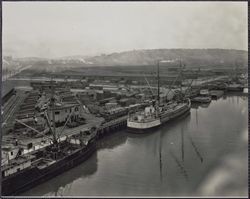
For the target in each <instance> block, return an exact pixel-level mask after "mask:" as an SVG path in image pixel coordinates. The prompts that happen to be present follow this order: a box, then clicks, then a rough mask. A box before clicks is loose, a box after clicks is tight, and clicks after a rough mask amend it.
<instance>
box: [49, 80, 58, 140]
mask: <svg viewBox="0 0 250 199" xmlns="http://www.w3.org/2000/svg"><path fill="white" fill-rule="evenodd" d="M50 87H51V100H50V101H51V105H52V110H51V111H52V122H53V132H52V134H53V143H57V137H56V124H55V90H54V86H53V85H52V79H51V82H50Z"/></svg>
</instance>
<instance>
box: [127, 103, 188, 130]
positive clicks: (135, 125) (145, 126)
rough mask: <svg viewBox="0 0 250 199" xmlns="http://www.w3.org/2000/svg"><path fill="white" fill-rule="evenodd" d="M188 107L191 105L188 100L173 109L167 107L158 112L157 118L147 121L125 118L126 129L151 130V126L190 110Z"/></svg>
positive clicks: (153, 126)
mask: <svg viewBox="0 0 250 199" xmlns="http://www.w3.org/2000/svg"><path fill="white" fill-rule="evenodd" d="M190 107H191V103H190V101H189V103H187V104H180V105H178V107H176V108H174V109H169V110H167V111H163V112H162V113H161V114H160V117H159V118H156V119H155V120H152V121H150V122H149V121H147V122H137V121H130V120H129V119H128V120H127V127H128V130H132V131H133V132H136V133H143V132H145V131H146V130H151V129H152V128H155V127H158V126H160V125H161V124H163V123H165V122H167V121H169V120H171V119H174V118H177V117H179V116H181V115H183V114H184V113H186V112H189V111H190Z"/></svg>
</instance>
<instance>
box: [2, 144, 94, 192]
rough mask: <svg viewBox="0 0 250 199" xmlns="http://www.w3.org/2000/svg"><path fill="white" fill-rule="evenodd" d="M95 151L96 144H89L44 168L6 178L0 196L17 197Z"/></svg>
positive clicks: (73, 165)
mask: <svg viewBox="0 0 250 199" xmlns="http://www.w3.org/2000/svg"><path fill="white" fill-rule="evenodd" d="M95 151H96V142H95V141H94V142H92V143H90V144H89V145H88V146H87V147H86V148H83V149H79V150H78V151H76V152H75V153H73V154H71V155H69V156H67V157H65V158H63V159H61V160H59V161H58V162H56V163H54V164H52V165H50V166H48V167H46V168H44V169H38V168H37V167H32V168H31V169H26V170H23V171H22V172H19V173H17V174H16V175H14V176H10V177H7V178H6V179H4V180H3V182H2V195H5V196H8V195H17V194H20V193H22V192H24V191H26V190H28V189H31V188H32V187H34V186H36V185H38V184H41V183H43V182H45V181H47V180H49V179H51V178H53V177H55V176H57V175H59V174H61V173H63V172H65V171H66V170H69V169H71V168H73V167H75V166H76V165H78V164H80V163H82V162H83V161H85V160H86V159H88V158H89V157H90V156H91V154H93V153H94V152H95Z"/></svg>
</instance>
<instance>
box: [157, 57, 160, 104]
mask: <svg viewBox="0 0 250 199" xmlns="http://www.w3.org/2000/svg"><path fill="white" fill-rule="evenodd" d="M159 65H160V61H159V60H158V61H157V80H158V86H157V87H158V89H157V101H158V105H159V104H160V75H159Z"/></svg>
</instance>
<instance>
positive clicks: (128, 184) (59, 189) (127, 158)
mask: <svg viewBox="0 0 250 199" xmlns="http://www.w3.org/2000/svg"><path fill="white" fill-rule="evenodd" d="M247 121H248V98H246V97H243V96H235V95H234V96H227V97H224V98H221V99H219V100H217V101H214V100H213V101H212V102H211V104H210V105H209V106H208V107H196V108H192V109H191V113H190V114H189V115H187V116H185V117H183V118H179V119H178V120H176V121H173V122H170V123H167V124H166V125H164V126H162V128H160V129H158V130H155V131H153V132H152V133H151V134H143V135H135V134H129V133H127V132H126V131H125V130H123V131H120V132H117V133H115V134H112V135H110V136H108V137H106V138H104V139H103V140H102V141H100V143H99V145H100V146H99V149H98V150H97V152H96V153H94V154H93V156H92V157H91V158H90V159H88V160H87V161H86V162H84V163H82V164H81V165H79V166H77V167H75V168H73V169H71V170H69V171H67V172H65V173H63V174H62V175H60V176H57V177H55V178H54V179H52V180H50V181H47V182H45V183H44V184H41V185H39V186H37V187H35V188H33V189H31V190H29V191H27V192H25V193H23V194H22V195H48V196H54V195H57V196H59V195H64V196H81V195H82V196H176V195H179V196H181V195H182V196H183V195H190V196H191V195H216V196H220V195H237V196H244V195H247V182H248V179H247V155H248V154H247V153H248V152H247V140H248V122H247Z"/></svg>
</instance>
